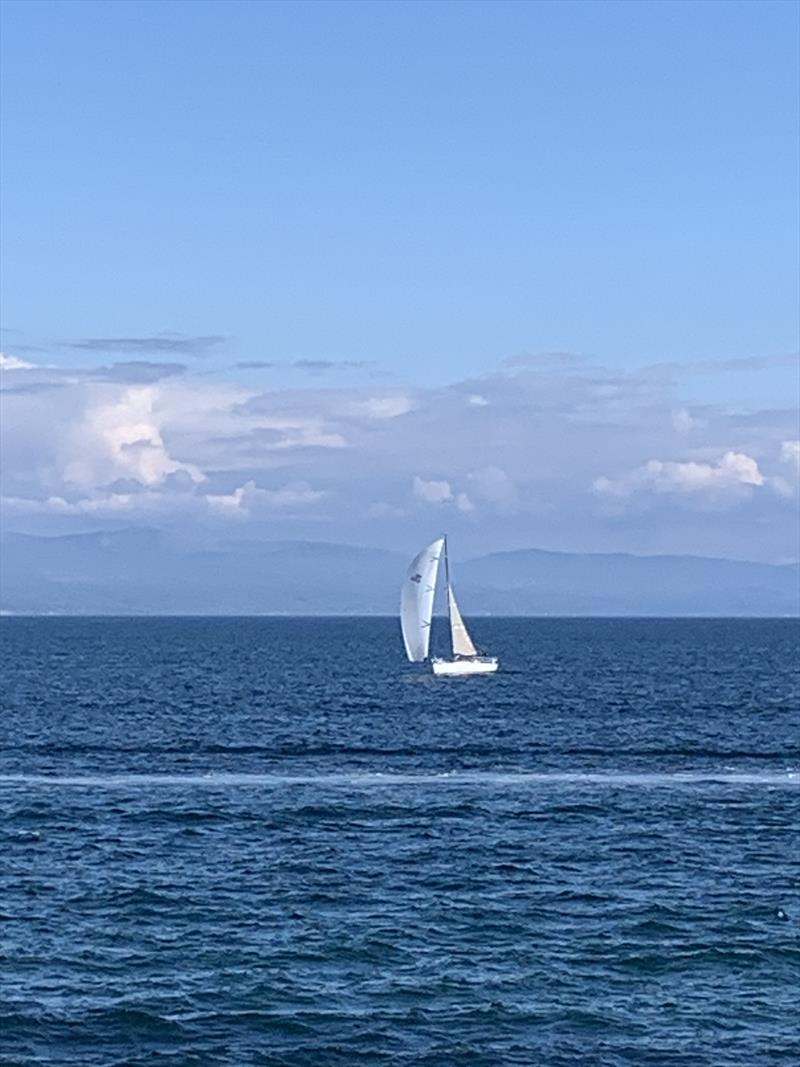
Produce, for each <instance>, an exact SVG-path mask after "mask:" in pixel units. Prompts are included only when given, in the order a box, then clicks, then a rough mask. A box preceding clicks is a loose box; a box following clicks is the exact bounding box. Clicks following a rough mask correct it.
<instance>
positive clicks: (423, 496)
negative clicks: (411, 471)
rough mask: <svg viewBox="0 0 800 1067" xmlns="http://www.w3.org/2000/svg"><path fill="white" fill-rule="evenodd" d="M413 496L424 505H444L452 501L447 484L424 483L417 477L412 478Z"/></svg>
mask: <svg viewBox="0 0 800 1067" xmlns="http://www.w3.org/2000/svg"><path fill="white" fill-rule="evenodd" d="M413 488H414V496H415V497H416V498H417V499H418V500H424V501H425V503H426V504H445V503H447V502H448V501H449V500H452V499H453V490H452V488H451V486H450V483H449V482H445V481H426V480H425V479H424V478H420V477H419V475H415V476H414V482H413Z"/></svg>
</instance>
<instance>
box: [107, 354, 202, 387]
mask: <svg viewBox="0 0 800 1067" xmlns="http://www.w3.org/2000/svg"><path fill="white" fill-rule="evenodd" d="M185 372H186V364H185V363H150V362H149V361H147V360H143V359H137V360H131V361H129V362H125V363H112V365H111V366H110V367H98V368H97V369H96V370H93V371H89V372H87V373H88V375H89V376H90V377H93V378H98V379H101V380H103V381H107V382H127V383H129V384H131V385H147V384H150V383H151V382H157V381H160V379H161V378H171V377H174V376H175V375H177V374H184V373H185Z"/></svg>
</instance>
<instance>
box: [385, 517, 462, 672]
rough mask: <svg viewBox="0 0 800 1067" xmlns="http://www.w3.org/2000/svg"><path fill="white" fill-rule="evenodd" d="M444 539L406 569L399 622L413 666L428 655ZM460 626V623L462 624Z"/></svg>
mask: <svg viewBox="0 0 800 1067" xmlns="http://www.w3.org/2000/svg"><path fill="white" fill-rule="evenodd" d="M443 545H444V538H443V537H440V538H439V539H438V540H437V541H434V542H433V543H432V544H430V545H428V547H427V548H423V550H422V551H421V552H420V554H419V555H418V556H415V557H414V559H413V560H412V561H411V565H410V567H409V568H408V574H407V575H406V580H405V582H404V583H403V592H402V593H401V595H400V622H401V625H402V628H403V641H404V642H405V646H406V654H407V655H408V658H409V659H410V660H411V661H412V663H418V662H419V661H420V660H423V659H425V658H426V657H427V655H428V647H429V645H430V641H431V617H432V615H433V594H434V592H435V591H436V576H437V574H438V573H439V559H440V557H441V555H442V546H443ZM462 626H463V623H462Z"/></svg>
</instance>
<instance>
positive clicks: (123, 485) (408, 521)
mask: <svg viewBox="0 0 800 1067" xmlns="http://www.w3.org/2000/svg"><path fill="white" fill-rule="evenodd" d="M98 362H99V361H98ZM5 377H6V378H7V384H6V389H5V391H4V392H3V395H2V409H3V410H2V419H0V434H1V435H2V454H3V461H4V472H3V484H4V491H5V493H6V495H7V496H8V497H10V498H12V499H14V500H17V501H26V500H27V501H34V502H35V503H36V507H38V510H31V508H32V507H33V505H25V504H14V505H13V506H12V508H11V510H9V515H13V516H16V518H15V519H14V524H15V525H16V526H17V528H32V527H33V528H36V529H37V530H41V531H44V532H47V531H48V530H49V529H51V528H52V529H57V530H63V529H65V528H67V529H69V528H72V527H73V526H74V527H75V528H87V527H88V526H90V524H91V523H95V522H97V523H99V524H101V525H102V523H104V522H109V523H111V522H113V521H115V519H116V521H122V520H124V521H131V522H136V521H140V519H141V521H147V517H148V516H151V517H153V518H155V519H157V521H158V522H159V524H163V525H167V524H172V523H174V524H175V525H177V526H180V527H181V528H182V533H183V535H184V536H185V537H186V538H187V539H190V538H191V537H192V530H193V528H194V526H196V524H197V523H205V522H210V521H220V520H222V519H225V518H226V517H228V518H235V519H237V520H238V521H239V522H240V523H241V522H252V524H253V531H254V532H253V536H256V533H255V530H256V529H259V528H260V527H259V526H258V524H259V522H260V521H261V520H262V519H263V520H264V522H265V527H264V530H265V533H264V536H269V533H268V530H269V528H270V526H271V524H272V523H273V522H274V521H278V520H279V519H280V521H281V522H283V523H284V526H283V527H282V529H284V530H289V529H290V528H291V531H292V536H298V537H308V536H314V534H315V532H316V529H317V527H316V526H315V525H314V524H317V523H318V522H319V521H320V520H321V519H324V521H325V522H326V524H327V530H328V536H329V537H330V539H332V540H348V539H349V540H351V541H357V540H358V539H359V537H360V535H361V526H360V524H363V523H364V522H366V521H368V519H372V520H375V521H373V522H372V523H371V526H370V529H372V530H374V531H375V537H376V538H377V539H383V540H385V543H386V545H387V547H388V546H389V545H390V544H392V545H393V546H395V547H397V546H399V545H405V543H406V541H407V540H413V539H415V538H416V537H417V536H418V534H419V529H420V524H421V523H422V522H423V521H425V520H426V519H427V520H429V519H430V511H429V509H430V508H433V509H437V508H445V509H447V513H448V522H449V523H450V528H451V530H452V532H453V534H454V536H457V537H458V539H459V541H461V537H462V536H463V537H464V538H465V540H468V541H469V545H470V550H479V549H480V548H482V547H487V548H489V547H499V546H500V545H504V546H506V547H515V546H519V545H525V544H540V545H542V546H543V547H552V548H563V549H581V550H592V551H601V550H613V551H622V550H634V551H652V552H658V551H667V552H672V551H694V552H699V553H700V554H704V553H705V554H729V555H739V556H742V557H747V556H749V555H752V554H758V555H760V556H763V557H764V558H775V559H777V558H783V557H785V556H788V555H790V554H791V553H792V552H793V551H794V546H793V541H794V539H795V537H796V534H795V527H794V523H795V518H794V514H795V510H794V509H795V500H796V489H795V488H794V482H793V476H792V475H791V468H792V466H793V465H794V463H795V462H796V456H797V447H796V446H795V445H794V444H792V443H791V442H793V441H794V440H795V439H796V437H797V433H796V423H797V417H796V413H795V412H794V411H793V410H792V409H791V408H790V407H785V408H782V409H775V410H768V411H757V410H752V409H748V408H746V407H745V406H742V407H741V408H740V409H738V410H735V411H732V410H730V409H729V408H728V407H726V406H723V405H722V404H719V405H715V404H713V403H707V404H705V405H703V406H697V405H691V404H688V403H687V400H686V398H685V397H684V396H682V395H681V387H680V386H679V385H676V384H674V383H673V382H670V381H666V380H664V379H660V378H656V377H654V376H652V375H649V374H645V375H642V374H637V373H629V374H626V373H622V372H618V371H614V370H612V369H609V368H605V367H602V366H597V365H591V364H590V363H589V362H588V361H586V360H581V359H567V358H560V357H559V358H555V357H547V358H542V357H537V358H536V359H534V360H528V361H525V362H518V363H516V364H514V365H513V366H510V365H508V364H506V365H504V366H500V367H499V368H498V369H497V370H494V371H492V372H490V373H487V374H483V375H480V376H476V377H474V378H472V379H467V380H464V381H459V382H454V383H453V384H451V385H446V386H437V387H419V388H416V389H411V388H404V389H400V388H386V387H384V388H377V387H374V386H373V387H372V388H364V387H360V388H351V387H346V386H344V385H342V384H340V383H338V382H337V383H336V384H331V383H328V382H326V383H324V384H323V383H319V382H315V381H309V382H306V383H304V385H303V386H302V387H301V386H298V385H295V386H294V387H292V388H270V389H265V388H264V387H263V386H261V387H259V388H258V389H254V388H253V387H250V386H247V385H245V384H242V383H241V382H239V381H237V380H236V378H233V379H232V380H230V379H229V380H227V381H226V380H225V379H224V376H223V375H222V374H220V373H217V374H215V375H214V376H213V378H212V377H211V376H207V375H198V374H193V373H192V372H191V370H187V369H186V367H185V365H184V364H183V363H182V362H181V361H179V360H176V361H175V362H172V361H171V360H168V359H166V360H164V361H163V362H162V361H159V360H155V361H153V362H150V361H148V360H146V359H130V360H122V361H120V362H119V363H114V362H109V364H108V365H103V366H100V367H95V368H88V369H86V368H84V369H80V370H66V369H57V368H52V367H49V368H48V367H31V368H27V369H19V370H15V371H14V372H13V374H10V375H7V376H5ZM12 381H13V382H14V383H15V384H14V385H11V384H10V383H11V382H12ZM17 382H19V385H17V384H16V383H17ZM18 390H19V391H18ZM787 391H788V390H787ZM470 398H480V400H481V402H480V403H476V402H474V401H473V400H471V399H470ZM678 435H681V436H678ZM686 442H691V449H690V450H688V449H686V448H685V447H682V449H681V452H680V453H677V452H676V443H680V444H681V445H685V443H686ZM720 442H721V443H722V446H725V447H722V446H721V445H720ZM784 442H788V443H787V444H786V448H784ZM653 457H658V458H657V459H654V458H653ZM726 457H728V458H726ZM730 457H733V458H730ZM434 464H435V465H434ZM759 478H760V479H761V481H760V482H759ZM251 483H252V484H251ZM409 489H411V492H409ZM239 490H241V492H238V495H237V491H239ZM309 494H325V495H324V496H310V495H309ZM207 498H218V499H215V500H213V501H209V499H207ZM47 501H51V503H50V504H46V503H45V502H47ZM58 501H61V503H59V502H58ZM727 503H730V504H736V505H738V506H739V511H738V514H737V520H736V523H731V522H730V521H729V519H723V518H722V517H720V518H719V519H717V518H716V516H715V512H716V511H718V510H719V509H720V508H721V506H723V505H725V504H727ZM25 508H27V511H26V510H25ZM426 512H427V514H426ZM23 516H27V518H25V520H24V521H23ZM306 516H307V517H306ZM382 518H383V519H389V520H391V521H386V522H380V521H378V520H380V519H382ZM73 519H74V522H73ZM56 520H57V521H56ZM10 523H11V520H9V524H10ZM82 523H83V525H81V524H82ZM8 528H14V526H9V527H8ZM248 536H249V534H248ZM258 536H260V534H258Z"/></svg>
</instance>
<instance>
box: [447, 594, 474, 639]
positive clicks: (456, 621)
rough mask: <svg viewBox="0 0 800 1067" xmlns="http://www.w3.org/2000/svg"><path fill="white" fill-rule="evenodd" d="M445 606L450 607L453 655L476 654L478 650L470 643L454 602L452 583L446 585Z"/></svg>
mask: <svg viewBox="0 0 800 1067" xmlns="http://www.w3.org/2000/svg"><path fill="white" fill-rule="evenodd" d="M447 606H448V608H449V609H450V636H451V637H452V639H453V655H454V656H477V654H478V650H477V648H476V647H475V646H474V645H473V643H472V638H471V637H470V636H469V632H468V631H467V628H466V626H465V625H464V620H463V619H462V618H461V612H460V611H459V610H458V604H456V595H455V593H454V592H453V587H452V585H448V587H447Z"/></svg>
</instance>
